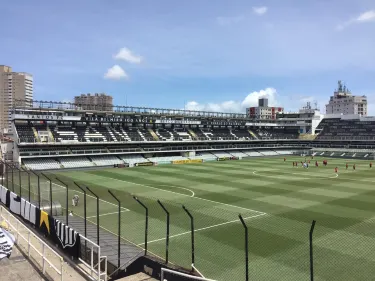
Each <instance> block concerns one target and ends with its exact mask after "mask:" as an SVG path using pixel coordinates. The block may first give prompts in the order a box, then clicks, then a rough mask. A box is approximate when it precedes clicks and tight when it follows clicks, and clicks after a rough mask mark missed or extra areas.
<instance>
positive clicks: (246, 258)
mask: <svg viewBox="0 0 375 281" xmlns="http://www.w3.org/2000/svg"><path fill="white" fill-rule="evenodd" d="M238 217H239V218H240V220H241V223H242V225H243V227H244V229H245V263H246V264H245V274H246V279H245V280H246V281H249V232H248V229H247V225H246V223H245V221H244V219H243V218H242V216H241V215H238Z"/></svg>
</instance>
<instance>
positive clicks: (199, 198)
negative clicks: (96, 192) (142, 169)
mask: <svg viewBox="0 0 375 281" xmlns="http://www.w3.org/2000/svg"><path fill="white" fill-rule="evenodd" d="M95 176H97V177H101V178H106V179H112V180H115V181H120V182H125V183H130V184H134V185H139V186H144V187H148V188H151V189H156V190H160V191H164V192H169V193H173V194H177V195H181V196H185V197H191V196H190V195H187V194H183V193H178V192H174V191H170V190H165V189H161V188H157V187H153V186H149V185H145V184H141V183H135V182H130V181H125V180H119V179H115V178H111V177H105V176H100V175H95ZM192 198H195V199H198V200H202V201H206V202H211V203H215V204H220V205H224V206H229V207H232V208H237V209H242V210H246V211H251V212H256V213H260V214H266V213H265V212H261V211H257V210H253V209H248V208H245V207H240V206H236V205H231V204H226V203H222V202H217V201H213V200H209V199H205V198H201V197H196V196H195V197H192Z"/></svg>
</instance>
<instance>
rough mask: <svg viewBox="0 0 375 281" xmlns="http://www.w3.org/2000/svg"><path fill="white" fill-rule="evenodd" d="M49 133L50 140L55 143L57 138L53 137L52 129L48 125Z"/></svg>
mask: <svg viewBox="0 0 375 281" xmlns="http://www.w3.org/2000/svg"><path fill="white" fill-rule="evenodd" d="M47 132H48V138H49V139H50V140H51V141H53V142H55V138H54V137H53V134H52V132H51V129H50V128H49V127H48V125H47Z"/></svg>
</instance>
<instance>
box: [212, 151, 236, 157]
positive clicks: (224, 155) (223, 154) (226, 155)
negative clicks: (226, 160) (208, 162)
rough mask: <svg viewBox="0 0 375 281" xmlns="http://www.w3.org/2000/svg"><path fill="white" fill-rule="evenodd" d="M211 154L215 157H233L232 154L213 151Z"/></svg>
mask: <svg viewBox="0 0 375 281" xmlns="http://www.w3.org/2000/svg"><path fill="white" fill-rule="evenodd" d="M212 154H214V155H215V156H216V157H219V158H221V157H233V155H232V154H230V153H228V152H226V151H213V152H212Z"/></svg>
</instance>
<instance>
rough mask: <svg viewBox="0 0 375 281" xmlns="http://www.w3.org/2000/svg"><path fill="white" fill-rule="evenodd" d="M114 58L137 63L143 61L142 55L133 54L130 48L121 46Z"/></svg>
mask: <svg viewBox="0 0 375 281" xmlns="http://www.w3.org/2000/svg"><path fill="white" fill-rule="evenodd" d="M113 58H114V59H116V60H123V61H126V62H129V63H135V64H140V63H141V62H142V61H143V58H142V57H141V56H138V55H135V54H133V53H132V52H131V51H130V50H129V49H128V48H121V49H120V51H118V53H117V54H116V55H114V56H113Z"/></svg>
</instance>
